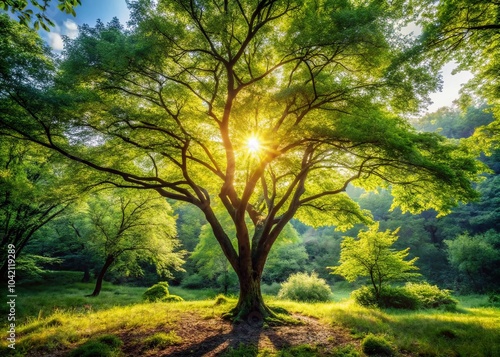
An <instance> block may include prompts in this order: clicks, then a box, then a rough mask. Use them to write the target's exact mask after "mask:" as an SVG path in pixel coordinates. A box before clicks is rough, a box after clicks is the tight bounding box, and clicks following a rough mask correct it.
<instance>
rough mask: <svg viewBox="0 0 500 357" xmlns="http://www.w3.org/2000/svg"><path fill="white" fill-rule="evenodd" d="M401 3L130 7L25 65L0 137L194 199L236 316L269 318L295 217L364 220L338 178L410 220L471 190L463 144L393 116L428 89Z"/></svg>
mask: <svg viewBox="0 0 500 357" xmlns="http://www.w3.org/2000/svg"><path fill="white" fill-rule="evenodd" d="M409 7H410V3H409V2H408V3H407V2H406V1H395V2H391V4H387V3H385V2H379V1H369V2H362V3H358V2H350V1H329V0H325V1H321V2H318V1H306V2H303V1H294V0H261V1H258V2H254V1H244V0H238V1H231V2H229V1H187V0H178V1H168V2H167V1H159V2H155V1H137V2H134V3H132V4H131V8H132V17H131V18H132V22H131V27H130V28H127V29H125V28H123V27H122V26H121V25H120V24H119V22H118V20H116V19H115V20H113V21H112V22H110V23H109V24H107V25H105V24H102V23H98V24H97V25H96V26H95V27H93V28H92V27H89V26H83V27H82V28H81V29H80V35H79V37H78V38H76V39H75V40H67V42H66V48H65V51H64V57H65V59H64V60H63V62H62V63H61V65H60V67H59V68H58V71H57V73H55V72H53V71H52V70H51V68H50V66H49V67H47V65H46V64H44V63H34V64H32V63H30V67H29V68H30V69H31V68H34V69H37V68H40V71H42V72H43V73H49V78H50V80H49V81H44V82H43V84H42V83H41V82H40V80H39V79H38V78H28V77H25V81H24V82H23V83H21V84H20V83H18V82H15V83H14V85H15V86H18V87H21V89H23V90H24V89H25V87H27V88H29V91H14V90H12V88H13V87H12V85H10V83H9V85H8V86H6V87H5V88H6V89H5V90H3V91H2V92H1V95H2V97H3V98H4V99H5V104H4V106H5V107H6V108H7V110H6V112H7V114H6V115H2V117H1V121H0V130H1V131H2V132H4V133H8V134H9V135H12V136H16V137H22V138H25V139H28V140H31V141H33V142H36V143H38V144H40V145H42V146H44V147H47V148H50V149H52V150H55V151H57V152H59V153H60V154H62V155H64V156H65V157H67V158H69V159H71V160H74V161H76V162H79V163H82V164H85V165H87V166H88V167H90V168H92V169H94V170H97V171H99V172H100V173H101V176H100V177H101V178H102V182H106V183H110V184H113V185H116V186H119V187H128V188H135V189H151V190H155V191H157V192H158V193H159V194H160V195H162V196H163V197H165V198H169V199H173V200H179V201H184V202H188V203H191V204H193V205H195V206H197V207H198V208H199V209H200V210H201V211H202V212H203V214H204V216H205V218H206V220H207V222H208V224H209V225H210V227H211V229H212V231H213V234H214V236H215V238H216V239H217V241H218V243H219V244H220V246H221V248H222V250H223V252H224V255H225V257H226V258H227V259H228V261H229V263H230V264H231V266H232V268H233V269H234V271H235V272H236V274H237V275H238V278H239V282H240V300H239V303H238V306H237V308H236V310H235V312H236V313H237V315H238V316H239V317H242V316H245V315H247V314H248V313H249V312H251V311H259V312H260V313H262V314H263V315H266V314H271V312H270V311H269V310H268V309H267V308H265V306H264V304H263V302H262V297H261V294H260V278H261V275H262V272H263V269H264V265H265V263H266V259H267V257H268V254H269V252H270V250H271V247H272V246H273V244H274V243H275V241H276V239H277V238H278V236H279V234H280V233H281V231H282V230H283V229H284V228H285V227H286V225H287V224H288V222H289V221H290V220H291V219H292V218H293V217H296V218H297V219H299V220H301V221H302V222H305V223H307V224H310V225H314V226H321V225H332V224H334V225H336V226H337V227H338V228H340V229H345V228H348V227H351V226H352V225H353V224H355V223H357V222H364V223H368V222H370V220H371V218H370V216H369V214H368V213H367V212H365V211H362V210H361V209H360V208H359V206H358V205H357V203H355V202H354V201H353V200H352V199H351V198H350V197H349V196H348V195H347V194H346V192H345V190H346V188H347V187H348V186H349V185H357V186H360V187H364V188H366V189H374V188H376V187H378V186H383V187H387V188H389V187H390V188H391V189H392V193H393V195H394V197H395V198H394V201H393V204H394V205H395V206H400V207H401V208H402V209H403V210H404V211H410V212H419V211H421V210H424V209H428V208H434V209H435V210H437V211H440V212H442V213H446V212H449V210H450V209H451V207H453V206H454V205H456V204H457V203H458V202H460V201H467V200H470V199H473V198H475V197H476V193H475V191H474V190H473V188H472V186H471V180H474V179H475V177H476V174H477V173H478V172H479V171H480V169H481V165H480V164H479V163H478V162H476V161H475V159H474V158H473V155H472V154H471V153H470V152H469V150H468V148H467V147H466V146H464V145H462V146H459V145H456V144H455V143H453V142H450V141H448V140H446V139H445V138H443V137H441V136H439V135H436V134H431V133H417V132H416V131H415V130H414V129H412V127H411V126H410V125H409V124H408V122H407V120H406V119H405V115H406V114H408V113H412V112H413V113H414V112H415V111H416V110H418V108H419V103H420V102H421V101H422V100H424V99H425V96H426V94H427V92H428V91H429V90H430V89H432V88H435V86H436V84H437V83H436V79H435V76H434V75H433V73H432V72H431V70H430V68H429V67H428V66H427V65H425V64H422V65H420V66H416V65H415V64H414V63H409V62H407V61H405V58H407V56H406V51H407V50H408V47H409V46H408V44H407V43H408V38H405V37H404V36H402V35H398V31H397V30H396V28H397V27H398V26H400V24H401V23H402V22H404V21H405V20H406V17H405V13H406V11H408V10H409V9H410V8H409ZM9 55H11V56H12V55H13V54H12V53H9ZM48 64H49V65H50V61H48ZM12 66H13V65H8V66H7V72H8V70H9V69H11V68H12ZM14 68H19V69H20V71H21V73H24V72H23V71H26V70H27V69H26V68H25V67H23V64H22V63H16V64H15V65H14ZM45 83H49V84H50V86H48V87H47V86H46V85H45ZM51 83H53V85H52V84H51ZM30 94H33V95H35V96H36V99H37V100H29V101H28V100H26V96H28V95H30ZM42 99H43V100H42ZM12 111H16V115H15V117H14V115H13V114H12ZM14 118H15V119H14ZM216 208H217V209H216ZM221 208H222V209H223V210H225V211H226V214H228V215H229V217H230V219H231V221H232V225H233V226H234V231H235V238H236V246H234V245H233V244H232V242H231V237H230V235H229V232H228V231H227V230H226V229H225V227H224V225H223V224H222V223H221V216H220V215H219V214H218V213H217V212H218V211H217V210H218V209H221Z"/></svg>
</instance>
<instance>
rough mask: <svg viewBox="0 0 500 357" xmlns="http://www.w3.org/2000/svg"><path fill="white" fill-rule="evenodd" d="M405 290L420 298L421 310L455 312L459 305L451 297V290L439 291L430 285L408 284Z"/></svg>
mask: <svg viewBox="0 0 500 357" xmlns="http://www.w3.org/2000/svg"><path fill="white" fill-rule="evenodd" d="M404 289H405V290H406V291H408V292H410V293H412V294H415V295H417V296H418V300H419V307H420V308H424V309H432V308H444V309H445V310H455V308H456V306H457V304H458V301H457V300H456V299H454V298H453V297H451V291H450V290H443V289H439V288H438V287H437V286H436V285H430V284H429V283H407V284H406V285H405V287H404Z"/></svg>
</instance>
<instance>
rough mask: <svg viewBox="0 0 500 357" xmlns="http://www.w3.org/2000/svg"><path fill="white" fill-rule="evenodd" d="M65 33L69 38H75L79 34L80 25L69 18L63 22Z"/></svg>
mask: <svg viewBox="0 0 500 357" xmlns="http://www.w3.org/2000/svg"><path fill="white" fill-rule="evenodd" d="M63 25H64V34H65V35H66V36H68V37H69V38H71V39H73V38H76V37H77V36H78V25H77V24H76V22H74V21H73V20H71V19H67V20H65V21H64V23H63Z"/></svg>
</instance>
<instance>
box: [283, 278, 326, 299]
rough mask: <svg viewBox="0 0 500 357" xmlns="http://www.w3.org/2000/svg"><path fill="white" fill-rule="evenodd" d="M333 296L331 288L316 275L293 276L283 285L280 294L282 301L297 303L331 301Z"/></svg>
mask: <svg viewBox="0 0 500 357" xmlns="http://www.w3.org/2000/svg"><path fill="white" fill-rule="evenodd" d="M331 295H332V291H331V289H330V286H328V284H327V283H326V281H325V280H324V279H321V278H318V275H317V274H316V273H311V275H309V274H307V273H296V274H292V275H291V276H290V277H289V278H288V279H287V280H286V281H285V282H284V283H283V284H281V289H280V291H279V293H278V297H279V298H281V299H290V300H296V301H307V302H314V301H329V300H330V298H331Z"/></svg>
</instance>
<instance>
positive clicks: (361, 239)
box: [329, 223, 420, 299]
mask: <svg viewBox="0 0 500 357" xmlns="http://www.w3.org/2000/svg"><path fill="white" fill-rule="evenodd" d="M378 229H379V224H378V223H376V224H374V225H373V226H372V227H370V229H368V230H367V231H361V232H359V234H358V239H357V240H356V239H354V238H352V237H346V238H345V239H344V241H343V242H342V244H341V252H340V265H339V266H337V267H329V269H332V274H338V275H342V276H343V277H344V278H346V279H347V280H348V281H350V282H353V281H355V280H356V279H358V278H360V277H369V278H370V282H371V284H372V287H373V290H374V292H375V297H376V298H377V299H378V298H379V296H380V291H381V289H382V287H383V285H384V284H386V283H388V282H390V281H397V280H405V279H409V278H413V277H417V276H419V275H420V274H419V273H415V272H414V271H415V270H417V269H418V268H417V267H416V266H415V262H416V260H417V258H413V259H411V260H409V261H405V260H404V259H405V258H406V257H407V256H408V251H409V250H410V248H406V249H404V250H400V251H395V250H394V249H392V248H391V246H392V245H393V244H394V242H396V240H397V239H398V236H397V233H398V231H399V229H396V230H395V231H393V232H391V231H390V230H386V231H385V232H379V231H378Z"/></svg>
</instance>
